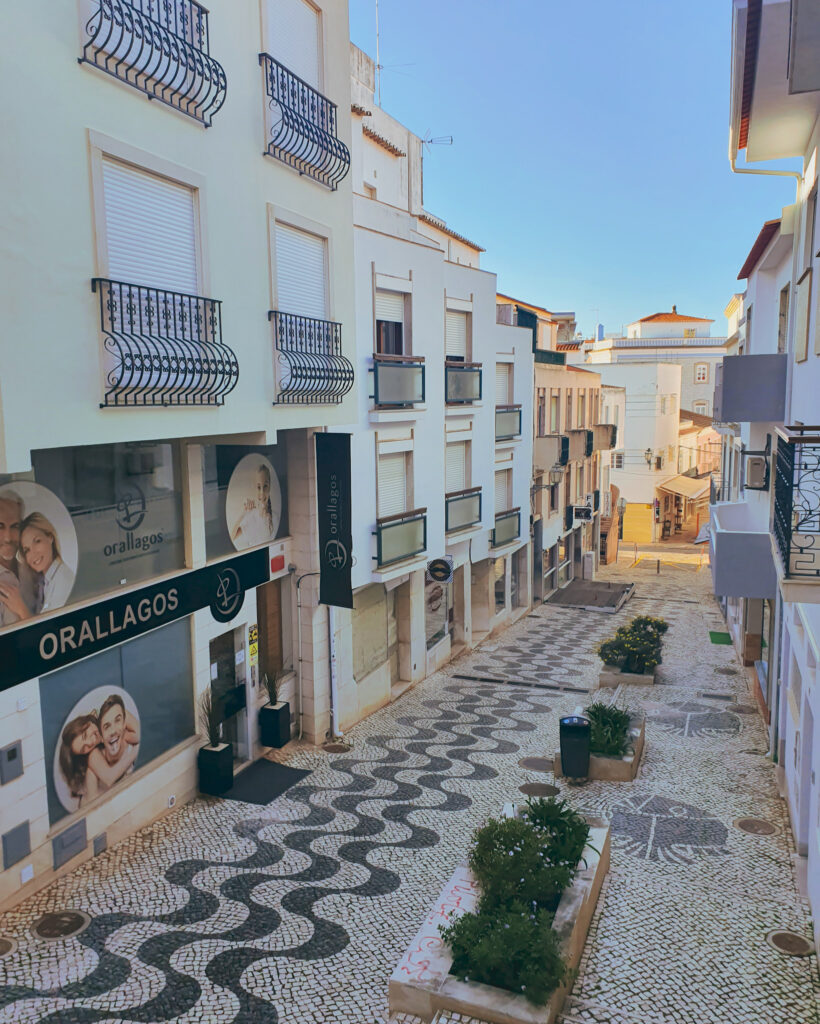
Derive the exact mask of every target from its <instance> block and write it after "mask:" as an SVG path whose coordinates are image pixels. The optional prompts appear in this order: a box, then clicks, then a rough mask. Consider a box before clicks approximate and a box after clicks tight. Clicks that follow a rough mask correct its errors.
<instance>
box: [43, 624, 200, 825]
mask: <svg viewBox="0 0 820 1024" xmlns="http://www.w3.org/2000/svg"><path fill="white" fill-rule="evenodd" d="M192 679H193V666H192V661H191V631H190V619H188V618H186V619H180V620H179V621H178V622H173V623H171V624H170V625H168V626H163V627H161V628H160V629H155V630H152V631H151V632H150V633H146V634H145V635H144V636H141V637H137V638H136V639H135V640H129V641H128V642H127V643H124V644H121V645H120V646H119V647H114V648H111V649H110V650H107V651H103V652H102V653H101V654H95V655H92V656H91V657H90V658H85V659H83V660H82V661H79V662H77V663H76V664H74V665H71V666H69V667H68V668H64V669H59V670H58V671H56V672H50V673H49V674H48V675H45V676H42V677H41V678H40V711H41V715H42V722H43V744H44V748H45V764H46V788H47V794H48V816H49V821H50V822H51V824H54V823H55V822H57V821H59V820H60V819H61V818H64V817H66V816H67V815H69V814H71V813H73V812H74V811H79V810H82V811H84V810H85V809H86V808H87V807H88V806H89V805H91V804H92V803H94V802H95V801H96V800H98V799H99V798H101V797H103V796H105V795H107V794H108V793H109V792H113V791H115V790H117V789H120V788H121V787H122V786H123V785H124V784H125V783H126V782H127V781H128V779H129V778H130V777H131V775H132V774H133V772H135V771H137V770H138V769H140V768H142V767H144V766H145V765H148V764H150V763H151V762H152V761H154V760H155V759H156V758H158V757H160V756H161V755H163V754H165V753H166V752H167V751H169V750H171V749H172V748H173V747H175V746H177V745H178V744H179V743H182V742H184V741H185V740H187V739H189V738H190V737H191V736H193V735H195V733H196V726H195V722H194V701H193V686H192Z"/></svg>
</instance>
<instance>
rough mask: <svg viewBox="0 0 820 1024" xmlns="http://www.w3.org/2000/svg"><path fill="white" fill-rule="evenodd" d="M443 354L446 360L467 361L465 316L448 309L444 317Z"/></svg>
mask: <svg viewBox="0 0 820 1024" xmlns="http://www.w3.org/2000/svg"><path fill="white" fill-rule="evenodd" d="M444 351H445V354H446V356H447V358H448V359H455V360H458V362H461V363H463V362H465V361H466V359H467V314H466V313H456V312H453V311H452V310H450V309H448V310H447V312H446V315H445V349H444Z"/></svg>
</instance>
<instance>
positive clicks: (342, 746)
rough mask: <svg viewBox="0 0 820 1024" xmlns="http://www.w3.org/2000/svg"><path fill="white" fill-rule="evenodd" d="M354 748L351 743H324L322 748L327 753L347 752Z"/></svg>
mask: <svg viewBox="0 0 820 1024" xmlns="http://www.w3.org/2000/svg"><path fill="white" fill-rule="evenodd" d="M352 749H353V748H352V747H351V746H350V744H349V743H323V744H322V750H324V752H325V753H326V754H347V753H349V752H350V751H351V750H352Z"/></svg>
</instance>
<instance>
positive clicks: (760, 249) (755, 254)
mask: <svg viewBox="0 0 820 1024" xmlns="http://www.w3.org/2000/svg"><path fill="white" fill-rule="evenodd" d="M779 227H780V218H779V217H778V218H777V220H767V221H766V223H765V224H764V225H763V227H762V228H761V229H760V234H759V235H758V236H757V238H756V239H755V242H754V245H753V246H752V248H751V249H750V250H749V255H748V256H747V257H746V262H745V263H744V264H743V266H742V267H741V268H740V273H739V274H738V275H737V279H738V281H745V280H746V278H747V277H748V276H749V274H751V272H752V271H753V270H754V268H755V267H756V266H757V264H758V263H759V262H760V257H761V256H762V255H763V253H764V252H765V251H766V247H767V246H768V244H769V242H771V240H772V239H773V238H774V236H775V235H776V234H777V229H778V228H779Z"/></svg>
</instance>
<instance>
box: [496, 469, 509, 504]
mask: <svg viewBox="0 0 820 1024" xmlns="http://www.w3.org/2000/svg"><path fill="white" fill-rule="evenodd" d="M511 487H512V470H511V469H500V470H498V471H497V472H496V474H495V512H496V515H498V513H499V512H507V511H508V510H509V508H510V505H511V504H512V501H511V500H510V490H511Z"/></svg>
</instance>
